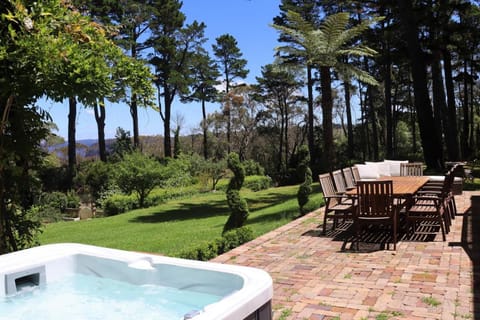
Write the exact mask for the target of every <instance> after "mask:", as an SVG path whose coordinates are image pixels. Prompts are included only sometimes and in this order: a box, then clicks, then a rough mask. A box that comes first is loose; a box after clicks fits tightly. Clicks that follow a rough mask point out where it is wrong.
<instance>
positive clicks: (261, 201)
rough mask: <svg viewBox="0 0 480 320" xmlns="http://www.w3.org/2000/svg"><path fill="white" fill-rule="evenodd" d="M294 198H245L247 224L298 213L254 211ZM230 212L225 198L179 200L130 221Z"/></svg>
mask: <svg viewBox="0 0 480 320" xmlns="http://www.w3.org/2000/svg"><path fill="white" fill-rule="evenodd" d="M294 198H296V195H288V194H283V193H275V192H273V193H268V194H265V195H258V196H256V197H254V198H250V197H249V198H246V200H247V203H248V205H249V208H250V211H251V212H250V217H249V218H248V219H247V223H246V224H247V225H248V224H256V223H262V222H269V221H274V220H278V219H282V218H289V219H291V218H293V217H294V215H296V214H298V209H292V210H283V211H280V212H273V213H270V214H258V215H255V213H254V212H256V211H259V210H263V209H266V208H268V207H270V206H272V205H277V204H280V203H284V202H286V201H288V200H291V199H294ZM252 211H253V213H252ZM229 214H230V210H229V208H228V205H227V200H226V199H225V200H223V199H222V200H211V201H209V202H208V203H201V204H198V203H191V202H188V201H181V202H178V204H176V205H175V208H173V209H169V210H158V211H156V212H151V213H149V214H143V215H139V216H137V217H135V218H133V219H131V220H130V221H131V222H138V223H161V222H168V221H183V220H193V219H206V218H210V217H214V216H225V217H227V216H228V215H229Z"/></svg>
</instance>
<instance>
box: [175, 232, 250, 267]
mask: <svg viewBox="0 0 480 320" xmlns="http://www.w3.org/2000/svg"><path fill="white" fill-rule="evenodd" d="M253 239H254V236H253V231H252V229H250V228H248V227H241V228H237V229H234V230H230V231H227V232H225V233H224V234H223V235H222V237H221V238H218V239H215V240H213V241H212V242H209V243H205V244H202V245H199V246H198V247H196V248H194V249H191V250H188V251H184V252H182V253H180V257H181V258H184V259H191V260H200V261H207V260H210V259H213V258H215V257H216V256H218V255H220V254H223V253H225V252H228V251H230V250H232V249H234V248H236V247H238V246H241V245H242V244H244V243H247V242H248V241H251V240H253Z"/></svg>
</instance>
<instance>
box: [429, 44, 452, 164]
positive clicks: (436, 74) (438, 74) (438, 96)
mask: <svg viewBox="0 0 480 320" xmlns="http://www.w3.org/2000/svg"><path fill="white" fill-rule="evenodd" d="M440 57H441V54H440V52H439V51H438V50H437V51H434V52H433V61H432V96H433V110H434V119H435V125H436V130H437V133H438V138H437V139H438V140H439V141H440V142H441V143H442V142H443V138H442V136H445V137H448V136H449V135H450V129H449V127H448V123H447V102H446V97H445V90H444V83H443V75H442V67H441V61H440ZM442 132H443V135H442ZM447 141H448V140H447ZM442 145H443V143H442ZM448 147H449V146H448V144H447V152H448V154H450V152H449V150H448ZM442 158H443V157H442ZM449 159H450V160H453V159H451V158H450V157H449Z"/></svg>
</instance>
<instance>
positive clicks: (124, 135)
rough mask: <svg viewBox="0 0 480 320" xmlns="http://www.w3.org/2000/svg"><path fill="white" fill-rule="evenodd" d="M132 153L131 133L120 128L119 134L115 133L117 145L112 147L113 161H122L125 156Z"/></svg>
mask: <svg viewBox="0 0 480 320" xmlns="http://www.w3.org/2000/svg"><path fill="white" fill-rule="evenodd" d="M132 151H133V143H132V138H131V137H130V131H127V130H124V129H122V128H120V127H118V128H117V132H116V133H115V143H113V145H112V155H111V158H112V160H113V161H120V159H122V158H123V155H124V154H127V153H130V152H132Z"/></svg>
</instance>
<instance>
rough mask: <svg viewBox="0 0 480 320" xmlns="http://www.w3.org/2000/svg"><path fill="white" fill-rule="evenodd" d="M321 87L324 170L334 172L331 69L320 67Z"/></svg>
mask: <svg viewBox="0 0 480 320" xmlns="http://www.w3.org/2000/svg"><path fill="white" fill-rule="evenodd" d="M320 84H321V85H320V86H321V91H322V116H323V123H322V125H323V163H322V165H323V166H325V167H324V169H327V170H328V171H332V170H333V168H334V165H335V163H336V161H335V152H334V147H333V114H332V113H333V100H332V78H331V74H330V68H329V67H320Z"/></svg>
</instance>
